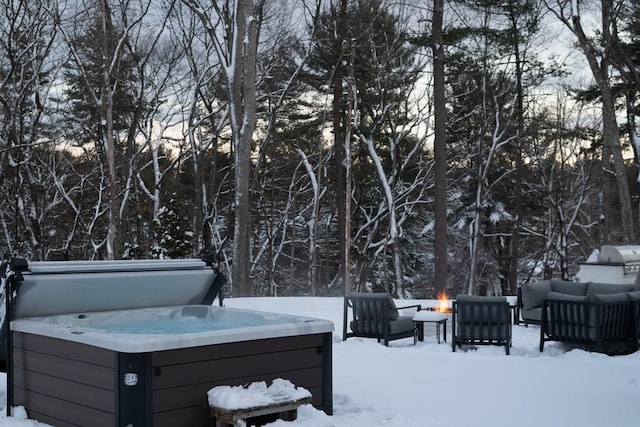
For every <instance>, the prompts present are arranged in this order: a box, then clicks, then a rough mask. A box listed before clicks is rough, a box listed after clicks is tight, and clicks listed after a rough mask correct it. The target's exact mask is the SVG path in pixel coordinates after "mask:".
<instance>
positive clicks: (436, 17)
mask: <svg viewBox="0 0 640 427" xmlns="http://www.w3.org/2000/svg"><path fill="white" fill-rule="evenodd" d="M443 14H444V0H434V2H433V19H432V46H431V49H432V51H433V102H434V113H435V134H434V142H433V157H434V174H435V177H434V181H435V209H434V210H435V213H434V216H435V244H434V255H435V263H434V264H435V265H434V267H435V283H434V286H435V292H436V294H439V293H441V292H446V290H447V135H446V123H447V122H446V120H447V118H446V106H445V102H446V100H445V86H444V85H445V83H444V46H443V37H442V25H443V24H442V20H443Z"/></svg>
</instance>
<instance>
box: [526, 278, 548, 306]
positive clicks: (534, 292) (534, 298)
mask: <svg viewBox="0 0 640 427" xmlns="http://www.w3.org/2000/svg"><path fill="white" fill-rule="evenodd" d="M549 292H551V282H550V281H549V280H544V281H542V282H533V283H523V284H522V285H520V293H521V294H522V307H523V308H524V309H525V310H530V309H533V308H538V307H542V302H543V301H544V300H545V298H546V297H547V294H548V293H549Z"/></svg>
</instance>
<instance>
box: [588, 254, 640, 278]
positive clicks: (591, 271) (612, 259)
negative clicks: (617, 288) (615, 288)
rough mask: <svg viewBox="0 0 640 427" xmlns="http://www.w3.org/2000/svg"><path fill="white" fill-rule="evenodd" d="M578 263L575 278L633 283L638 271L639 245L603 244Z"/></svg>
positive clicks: (639, 265)
mask: <svg viewBox="0 0 640 427" xmlns="http://www.w3.org/2000/svg"><path fill="white" fill-rule="evenodd" d="M595 258H596V260H595V261H589V262H586V263H584V264H581V265H580V269H579V270H578V272H577V273H576V280H578V281H580V282H600V283H614V284H632V283H635V281H636V277H637V275H638V271H640V245H624V246H613V245H603V246H602V247H601V248H600V251H599V252H598V254H597V257H595Z"/></svg>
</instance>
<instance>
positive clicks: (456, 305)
mask: <svg viewBox="0 0 640 427" xmlns="http://www.w3.org/2000/svg"><path fill="white" fill-rule="evenodd" d="M451 323H453V332H452V340H451V342H452V343H451V346H452V350H453V351H456V346H458V347H459V346H462V345H464V344H468V345H504V348H505V352H506V354H509V348H510V347H511V315H510V312H509V303H508V302H507V298H506V297H483V296H475V295H458V296H457V297H456V300H455V301H454V302H453V314H452V322H451Z"/></svg>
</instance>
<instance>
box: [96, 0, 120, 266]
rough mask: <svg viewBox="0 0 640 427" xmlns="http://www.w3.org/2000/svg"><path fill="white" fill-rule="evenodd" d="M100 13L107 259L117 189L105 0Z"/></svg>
mask: <svg viewBox="0 0 640 427" xmlns="http://www.w3.org/2000/svg"><path fill="white" fill-rule="evenodd" d="M100 5H101V13H102V31H103V37H104V38H103V45H102V49H103V51H102V58H103V64H102V90H101V98H100V101H101V104H102V105H101V107H102V120H103V123H102V132H103V133H102V138H103V144H104V150H105V154H106V156H107V170H108V188H109V190H108V195H109V201H108V208H107V209H108V214H107V219H108V225H107V239H106V246H107V247H106V256H107V259H115V236H116V231H117V228H116V212H117V210H118V206H117V201H116V197H117V189H116V164H115V143H114V140H113V90H112V85H111V63H112V61H113V55H114V53H113V52H112V51H113V49H112V47H111V41H112V40H111V37H112V35H113V27H112V25H111V10H110V8H109V4H108V2H107V1H106V0H103V1H102V2H101V3H100Z"/></svg>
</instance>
